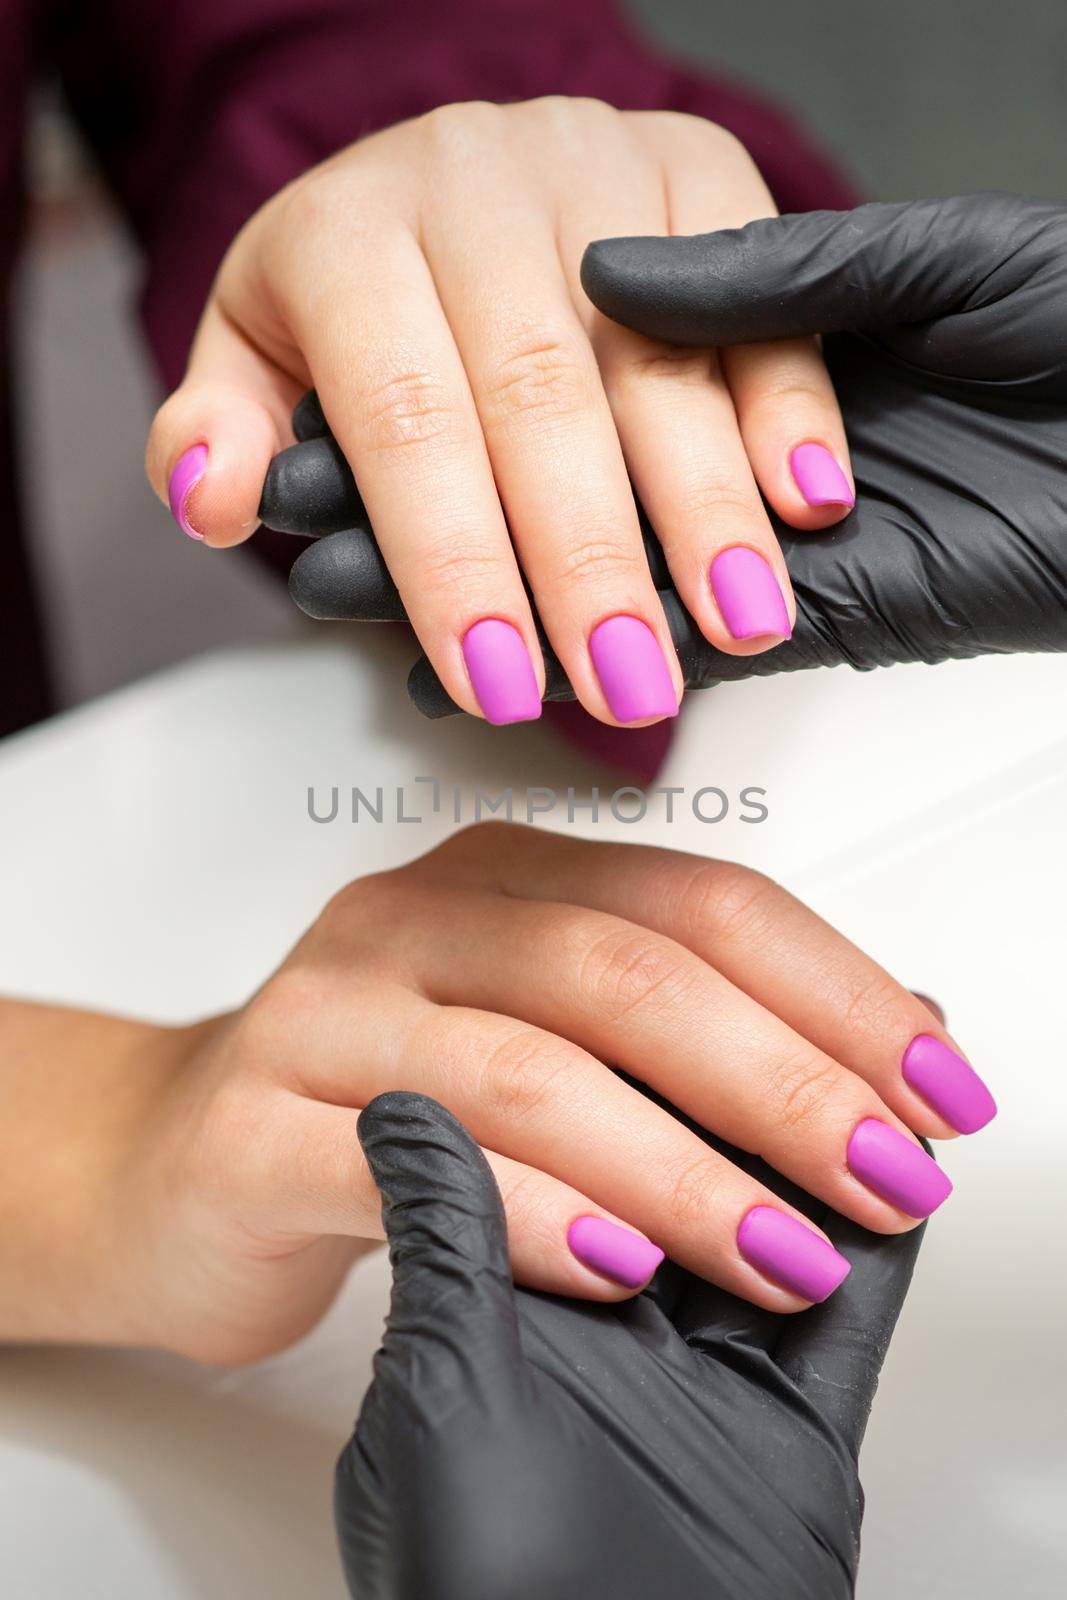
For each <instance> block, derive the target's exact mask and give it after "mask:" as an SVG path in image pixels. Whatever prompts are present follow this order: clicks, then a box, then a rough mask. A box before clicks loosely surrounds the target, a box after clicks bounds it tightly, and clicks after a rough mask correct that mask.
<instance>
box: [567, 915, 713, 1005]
mask: <svg viewBox="0 0 1067 1600" xmlns="http://www.w3.org/2000/svg"><path fill="white" fill-rule="evenodd" d="M693 983H694V967H693V964H692V962H691V960H690V958H689V956H688V955H687V953H686V952H685V951H684V950H682V949H681V948H675V947H673V946H672V945H671V944H670V943H669V942H668V941H666V940H660V939H657V938H656V937H655V936H654V935H651V934H647V933H633V932H630V931H629V930H628V929H624V930H612V931H611V932H609V933H602V934H600V935H599V936H598V937H597V938H596V939H594V941H593V942H592V944H590V945H588V946H587V947H586V949H585V950H584V953H583V954H582V956H581V958H580V960H579V964H578V967H577V984H578V991H579V993H580V994H582V995H584V996H585V997H586V999H587V1002H588V1003H589V1004H590V1005H591V1006H592V1007H593V1009H594V1010H595V1011H596V1012H597V1013H598V1014H600V1015H602V1016H605V1017H607V1019H608V1020H609V1021H612V1022H619V1021H622V1020H624V1019H625V1018H627V1017H629V1016H632V1015H633V1013H634V1012H636V1011H637V1010H639V1009H644V1008H648V1007H649V1006H652V1007H654V1008H655V1009H658V1010H666V1009H668V1008H673V1007H676V1006H680V1005H682V1004H684V1002H685V1000H686V998H687V997H688V996H689V994H690V993H691V991H692V988H693Z"/></svg>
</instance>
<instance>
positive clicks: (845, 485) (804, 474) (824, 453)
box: [789, 444, 856, 506]
mask: <svg viewBox="0 0 1067 1600" xmlns="http://www.w3.org/2000/svg"><path fill="white" fill-rule="evenodd" d="M789 466H790V468H791V470H792V473H793V478H794V481H795V483H796V486H797V488H798V489H799V490H800V492H801V494H802V495H803V496H804V498H805V500H806V501H807V502H808V505H809V506H854V505H855V504H856V496H855V495H854V494H853V492H852V485H851V484H850V483H849V481H848V479H847V478H846V477H845V474H844V473H843V472H842V471H841V468H840V467H839V466H838V464H837V462H836V461H835V460H834V458H833V456H832V455H831V454H830V451H829V450H827V448H826V446H825V445H823V444H798V445H797V447H796V449H795V450H794V451H793V453H792V455H791V456H790V457H789Z"/></svg>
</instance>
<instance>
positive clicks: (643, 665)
mask: <svg viewBox="0 0 1067 1600" xmlns="http://www.w3.org/2000/svg"><path fill="white" fill-rule="evenodd" d="M589 654H590V655H591V656H592V658H593V666H594V667H595V668H596V675H597V677H598V678H599V679H600V687H601V688H602V689H603V691H604V698H605V700H606V701H607V702H608V705H609V706H610V708H611V714H612V716H613V717H617V718H618V720H619V721H620V722H643V721H644V719H645V718H646V717H676V716H677V715H678V697H677V695H676V694H675V692H674V684H673V682H672V680H671V674H670V670H669V668H668V666H667V663H666V661H665V660H664V658H663V651H662V650H661V649H660V647H659V643H658V641H657V639H656V635H655V634H654V633H653V632H652V629H651V628H650V627H649V626H648V624H647V623H645V622H641V621H640V620H639V618H637V617H608V618H607V619H606V620H605V621H604V622H599V623H598V624H597V626H596V627H595V628H594V629H593V631H592V633H591V634H590V636H589Z"/></svg>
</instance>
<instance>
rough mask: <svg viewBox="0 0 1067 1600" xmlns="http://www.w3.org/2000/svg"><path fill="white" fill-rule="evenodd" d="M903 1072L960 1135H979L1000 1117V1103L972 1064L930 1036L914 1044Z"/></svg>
mask: <svg viewBox="0 0 1067 1600" xmlns="http://www.w3.org/2000/svg"><path fill="white" fill-rule="evenodd" d="M901 1070H902V1071H903V1073H904V1076H905V1078H906V1079H907V1081H908V1083H910V1084H911V1086H912V1088H913V1089H914V1090H915V1091H916V1092H917V1093H918V1094H921V1095H922V1097H923V1099H924V1100H927V1101H929V1103H930V1105H932V1106H933V1108H934V1110H935V1111H936V1112H938V1113H939V1114H940V1115H941V1116H942V1117H944V1119H945V1121H946V1122H949V1123H951V1124H952V1126H953V1127H954V1128H955V1130H956V1132H957V1133H977V1132H978V1130H979V1128H984V1127H985V1125H986V1123H987V1122H992V1120H993V1118H994V1117H995V1116H996V1114H997V1103H996V1101H995V1100H994V1099H993V1096H992V1095H991V1094H990V1092H989V1090H988V1089H987V1088H986V1086H985V1084H984V1083H983V1082H982V1080H981V1078H980V1077H979V1076H978V1074H977V1072H975V1070H974V1068H973V1067H972V1066H971V1065H970V1063H969V1062H967V1061H964V1059H963V1057H962V1056H960V1055H957V1054H956V1052H955V1050H950V1049H949V1047H948V1045H947V1044H942V1042H941V1040H940V1039H935V1038H933V1037H932V1035H930V1034H928V1033H920V1034H918V1035H917V1036H916V1037H915V1038H914V1039H913V1040H912V1041H911V1043H910V1044H909V1046H908V1048H907V1049H906V1050H905V1052H904V1060H903V1062H902V1063H901Z"/></svg>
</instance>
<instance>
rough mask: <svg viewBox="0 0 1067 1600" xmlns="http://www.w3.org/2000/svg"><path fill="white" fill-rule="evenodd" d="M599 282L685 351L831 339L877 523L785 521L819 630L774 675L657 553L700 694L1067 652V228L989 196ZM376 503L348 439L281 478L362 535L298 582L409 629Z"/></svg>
mask: <svg viewBox="0 0 1067 1600" xmlns="http://www.w3.org/2000/svg"><path fill="white" fill-rule="evenodd" d="M582 281H583V283H584V285H585V289H586V291H587V293H588V294H589V296H590V298H591V299H592V300H593V301H594V302H595V304H596V305H597V306H598V307H599V308H600V309H601V310H602V311H604V312H606V313H607V314H608V315H609V316H611V317H614V318H615V319H616V320H617V321H619V322H624V323H625V324H626V325H627V326H628V327H631V328H635V329H637V330H638V331H639V332H642V333H647V334H651V335H653V336H654V337H656V338H666V339H670V340H673V341H675V342H677V343H683V344H693V345H728V344H736V343H740V342H746V341H752V340H763V339H779V338H785V337H794V336H797V335H803V334H811V333H823V334H826V335H827V336H828V337H826V339H825V341H824V353H825V357H826V362H827V365H828V367H829V369H830V374H831V377H832V378H833V380H834V385H835V387H836V390H837V396H838V399H839V401H840V403H841V409H842V412H843V414H844V418H845V426H846V429H847V433H848V438H849V445H850V449H851V453H852V465H853V469H854V474H855V479H856V488H857V503H856V509H855V510H854V511H853V512H852V514H851V515H850V516H849V517H847V518H846V520H845V521H844V522H842V523H840V524H839V525H837V526H836V527H834V528H832V529H831V530H829V531H828V532H826V533H821V534H805V533H797V532H795V531H794V530H793V529H790V528H787V527H786V526H785V525H784V524H783V523H781V522H780V521H778V519H777V518H775V517H774V516H773V514H772V518H771V520H772V522H773V524H774V528H775V532H776V534H777V536H778V539H779V541H780V543H781V545H782V549H783V551H784V552H785V557H786V562H787V565H788V567H789V573H790V577H791V578H792V581H793V588H794V591H795V593H796V600H797V622H796V629H795V632H794V635H793V638H792V640H790V641H789V642H787V643H785V644H782V645H779V646H777V648H775V649H773V650H769V651H765V652H763V653H762V654H760V655H755V656H727V655H723V654H721V653H720V652H719V651H717V650H715V649H714V648H713V647H712V646H711V645H709V644H708V643H707V641H706V640H705V639H704V638H703V636H702V635H701V634H699V633H698V632H697V630H696V627H695V625H694V624H693V621H692V619H691V618H690V617H689V615H688V613H687V612H686V611H684V610H683V608H682V607H681V606H680V604H679V602H678V599H677V596H676V595H675V594H674V592H673V590H672V589H671V588H670V586H669V580H668V579H667V575H666V572H665V569H664V565H663V560H662V555H661V554H660V553H659V552H658V550H657V551H656V552H655V555H656V560H655V562H654V565H653V570H654V572H655V573H656V577H657V586H658V587H659V588H660V589H661V591H663V594H662V598H663V600H664V606H665V609H666V612H667V616H668V620H669V622H670V625H671V632H672V635H673V637H674V642H675V644H676V646H677V648H678V654H679V657H680V660H681V665H682V671H683V674H684V677H685V682H686V685H687V687H689V688H703V687H705V686H707V685H709V684H711V683H715V682H719V681H722V680H726V679H736V678H744V677H748V676H750V675H753V674H758V675H760V676H764V675H767V674H770V673H776V672H786V671H793V670H795V669H797V668H800V667H814V666H835V665H838V664H839V663H842V662H847V663H848V664H849V665H850V666H853V667H857V668H861V669H865V668H869V667H877V666H889V665H891V664H892V663H893V662H898V661H927V662H937V661H944V660H949V659H956V658H966V657H970V656H976V655H984V654H1007V653H1011V652H1016V651H1059V650H1063V649H1065V648H1067V209H1065V208H1064V207H1063V206H1060V205H1055V204H1051V203H1049V202H1044V201H1035V200H1026V199H1021V198H1018V197H1015V196H1012V195H1002V194H978V195H965V196H962V197H958V198H955V199H950V200H926V201H917V202H915V203H912V204H906V205H868V206H861V207H859V208H858V209H857V210H855V211H852V212H825V211H823V212H811V213H806V214H803V215H799V216H790V217H779V218H772V219H768V220H766V221H761V222H753V223H750V224H749V225H748V227H746V228H740V229H737V230H735V231H730V232H722V233H712V234H706V235H703V236H700V237H696V238H671V239H664V238H648V239H612V240H605V241H601V242H599V243H596V244H593V245H591V246H590V247H589V249H588V251H587V252H586V256H585V260H584V263H583V268H582ZM319 418H320V422H321V425H322V427H325V423H324V421H322V419H321V413H319ZM309 448H310V449H312V450H318V451H320V452H321V453H322V459H323V460H325V459H326V456H327V454H328V453H329V452H330V451H331V450H333V454H332V456H330V461H331V470H332V476H331V477H330V479H329V484H328V487H327V483H326V475H325V474H323V473H322V472H321V468H320V466H316V464H315V458H314V457H313V456H311V455H309V456H308V457H307V465H306V466H304V465H300V464H299V463H300V461H301V451H306V450H308V449H309ZM287 458H288V459H287ZM305 496H307V497H308V504H310V503H311V499H312V498H314V499H315V501H316V512H315V515H314V519H313V520H312V521H310V522H309V521H308V520H307V519H306V518H305V519H304V520H303V521H301V519H300V505H301V504H302V503H303V497H305ZM357 502H358V496H356V495H355V486H354V484H352V482H351V475H350V474H349V473H348V470H347V467H345V466H344V463H343V462H342V461H340V460H339V458H338V457H337V455H336V451H335V449H334V447H332V445H331V444H330V441H328V440H327V439H325V438H320V439H317V440H316V441H315V443H314V445H313V446H312V447H308V446H296V447H294V448H293V449H292V450H290V451H283V452H282V454H281V455H280V456H278V457H276V458H275V462H274V464H273V465H272V468H271V471H270V473H269V474H268V478H267V483H266V486H265V491H264V499H263V506H262V516H263V520H264V521H265V522H267V523H268V524H269V525H270V526H272V527H288V528H290V529H294V530H298V531H301V532H310V531H316V532H326V531H332V530H333V529H335V528H341V527H351V526H352V525H354V524H357V523H358V526H359V529H360V531H357V532H355V533H352V532H346V533H344V534H340V535H336V536H335V537H334V538H333V539H331V540H329V541H327V540H323V541H322V542H321V543H320V544H319V545H317V546H315V547H313V548H311V549H309V550H307V551H305V552H304V553H303V554H302V555H301V556H300V558H299V559H298V561H297V562H296V564H295V566H294V569H293V576H292V592H293V594H294V597H295V599H296V600H297V603H298V604H299V605H301V606H302V607H303V608H304V609H305V610H307V611H309V612H310V613H311V615H313V616H321V617H327V616H329V617H346V618H356V617H366V618H371V617H374V616H380V615H386V614H388V615H397V614H399V602H398V597H397V595H396V590H395V588H393V586H392V584H391V583H389V581H388V575H387V574H385V573H384V568H383V566H382V563H381V560H380V557H378V556H377V552H376V550H375V551H374V554H373V555H372V554H371V553H370V552H371V550H372V548H373V541H372V538H371V535H370V529H369V525H368V524H367V522H366V519H365V516H364V517H363V518H362V519H360V518H359V517H358V516H355V515H353V514H352V510H351V508H352V507H353V506H354V505H355V504H356V503H357ZM390 606H391V607H392V609H391V610H390ZM548 668H549V693H548V695H547V696H546V698H550V699H561V698H572V696H571V695H570V691H569V687H568V686H567V685H566V682H565V680H564V679H563V676H562V673H561V672H560V669H559V666H558V663H555V662H554V661H552V660H549V661H548ZM410 689H411V694H412V698H413V699H414V701H415V704H416V705H417V706H418V707H419V709H420V710H421V711H424V712H425V713H426V714H427V715H428V716H443V715H446V714H448V713H449V712H451V711H455V710H456V707H455V706H454V705H453V703H452V701H451V700H449V699H448V697H447V696H446V695H445V693H444V691H443V689H442V688H441V686H440V684H439V682H438V680H437V678H436V676H435V674H434V673H433V671H432V669H431V668H430V666H429V663H428V662H427V661H426V660H425V658H423V659H422V660H420V661H419V662H418V663H417V665H416V667H415V669H414V671H413V673H412V677H411V682H410Z"/></svg>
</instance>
